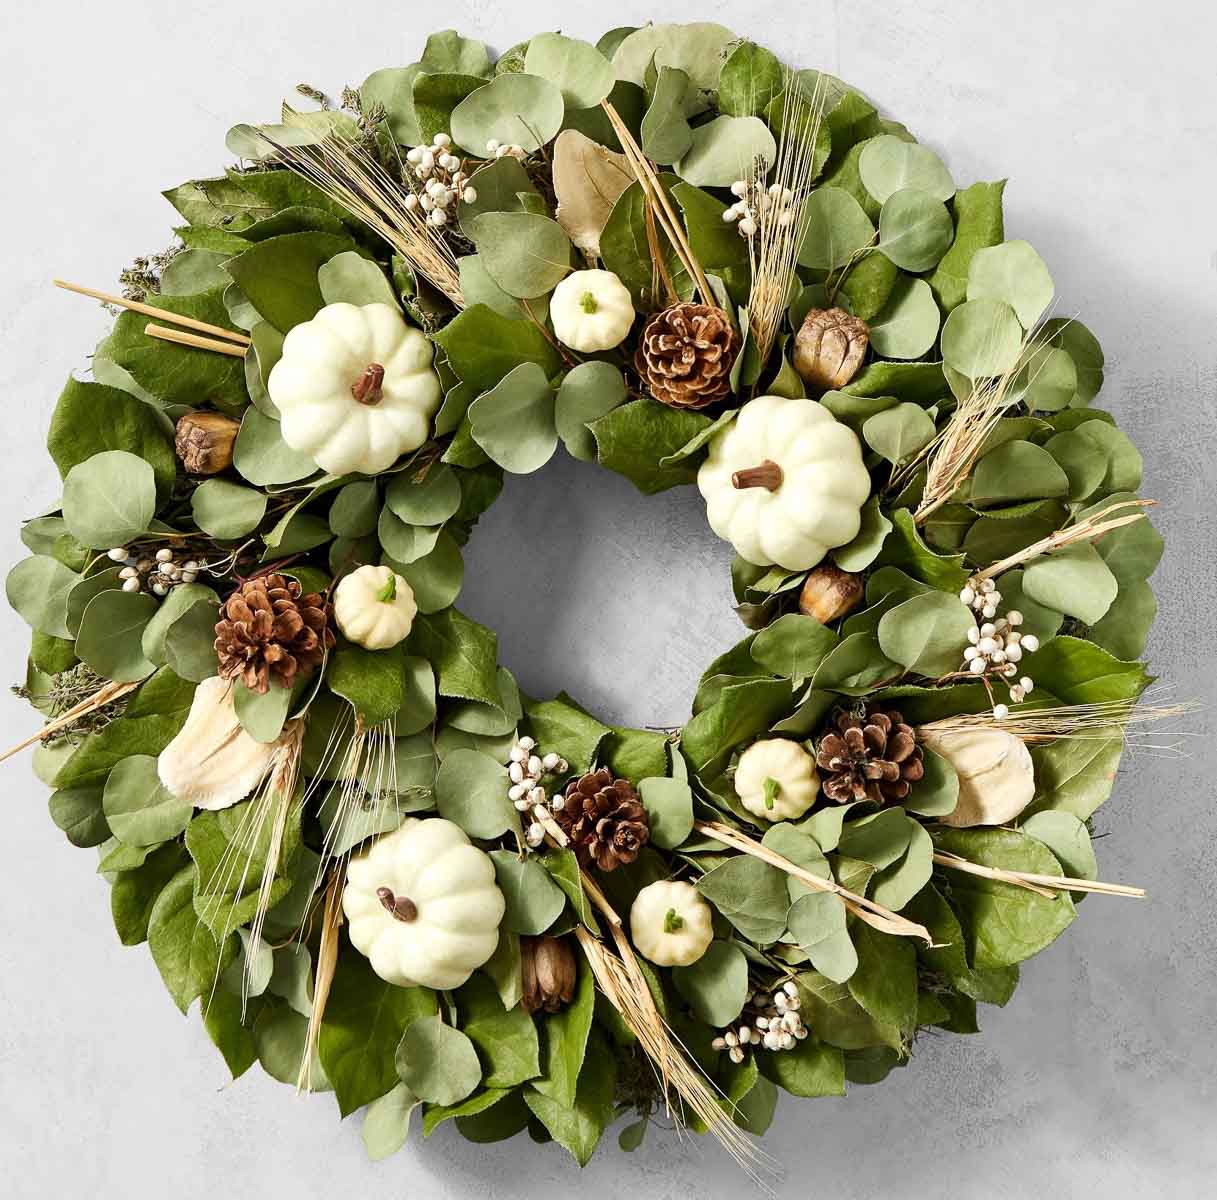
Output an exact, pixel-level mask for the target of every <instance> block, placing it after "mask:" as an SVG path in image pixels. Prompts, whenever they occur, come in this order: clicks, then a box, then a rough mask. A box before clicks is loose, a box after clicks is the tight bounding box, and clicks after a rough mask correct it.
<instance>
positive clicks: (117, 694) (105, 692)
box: [0, 682, 139, 762]
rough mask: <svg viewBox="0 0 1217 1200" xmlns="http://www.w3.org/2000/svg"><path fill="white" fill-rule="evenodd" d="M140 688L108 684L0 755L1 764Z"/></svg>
mask: <svg viewBox="0 0 1217 1200" xmlns="http://www.w3.org/2000/svg"><path fill="white" fill-rule="evenodd" d="M137 687H139V684H138V683H114V682H110V683H106V684H103V685H102V686H101V687H100V688H98V689H97V691H95V692H94V693H93V695H91V696H87V697H86V698H85V699H84V700H81V701H80V703H78V704H73V705H72V707H71V708H69V709H68V710H67V711H66V712H63V713H60V715H59V716H57V717H56V718H55V719H54V720H53V721H48V722H47V724H45V725H44V726H43V727H42V728H41V729H40V730H38V732H37V733H34V734H31V735H30V736H29V737H27V738H26V739H25V740H24V741H22V742H18V743H17V745H15V746H13V747H12V748H11V749H9V750H6V751H5V752H4V753H3V754H0V762H4V761H5V760H6V759H10V758H12V757H13V755H14V754H20V753H21V751H22V750H26V749H28V748H29V747H30V746H32V745H34V743H35V742H42V741H45V740H46V739H47V738H49V737H50V736H51V735H52V734H55V733H58V732H59V731H60V730H61V729H67V727H68V726H69V725H72V724H74V723H75V722H77V721H79V720H80V719H81V717H87V716H88V715H89V713H92V712H96V711H97V710H98V709H99V708H105V706H106V705H107V704H113V703H114V701H115V700H121V699H122V698H123V697H124V696H127V695H129V694H130V693H131V692H133V691H135V689H136V688H137Z"/></svg>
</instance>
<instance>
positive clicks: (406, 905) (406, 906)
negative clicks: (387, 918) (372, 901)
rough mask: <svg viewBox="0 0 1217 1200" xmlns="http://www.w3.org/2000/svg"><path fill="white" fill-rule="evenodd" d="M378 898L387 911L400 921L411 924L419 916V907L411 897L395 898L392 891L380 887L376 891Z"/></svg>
mask: <svg viewBox="0 0 1217 1200" xmlns="http://www.w3.org/2000/svg"><path fill="white" fill-rule="evenodd" d="M376 898H377V899H378V900H379V901H380V902H381V904H383V905H384V907H385V910H386V911H387V912H389V913H390V914H391V915H392V916H393V917H394V918H396V919H397V920H398V921H403V922H405V923H406V924H409V923H410V922H411V921H413V920H414V919H415V917H417V916H418V905H416V904H415V903H414V901H413V900H411V899H410V897H409V896H395V895H393V892H392V889H390V888H387V887H379V888H377V889H376Z"/></svg>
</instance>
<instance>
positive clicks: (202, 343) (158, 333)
mask: <svg viewBox="0 0 1217 1200" xmlns="http://www.w3.org/2000/svg"><path fill="white" fill-rule="evenodd" d="M144 332H145V333H146V334H147V335H148V336H149V337H151V338H159V339H160V340H161V341H162V342H173V343H175V344H176V345H178V346H189V347H190V348H191V349H192V350H211V351H213V352H214V353H215V354H227V355H230V356H231V357H232V358H244V357H245V352H246V349H247V347H245V346H238V345H235V344H234V343H233V342H226V341H221V340H220V339H219V338H209V337H200V336H199V334H197V333H187V332H186V331H185V330H183V329H172V328H170V327H169V326H168V325H156V324H153V323H152V322H151V321H149V322H148V324H147V325H145V326H144Z"/></svg>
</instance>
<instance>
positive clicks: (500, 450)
mask: <svg viewBox="0 0 1217 1200" xmlns="http://www.w3.org/2000/svg"><path fill="white" fill-rule="evenodd" d="M504 78H509V77H508V76H504ZM469 422H470V425H471V426H472V430H473V440H474V441H475V442H477V444H478V445H479V446H481V448H482V449H483V450H484V451H485V452H486V453H487V454H488V455H489V456H490V457H491V458H492V459H493V460H494V461H495V462H497V463H498V464H499V466H500V467H502V468H503V469H504V470H505V471H510V472H512V474H515V475H527V474H529V473H530V472H532V471H536V470H538V469H539V468H540V467H543V466H544V465H545V464H546V463H547V462H549V460H550V458H551V457H552V456H553V453H554V450H555V449H557V445H558V432H557V429H556V427H555V425H554V393H553V389H552V388H551V387H550V386H549V380H548V379H547V378H546V377H545V371H544V370H543V369H542V368H541V367H540V366H538V365H537V364H536V363H531V362H526V363H521V364H520V365H519V366H518V367H515V368H514V369H512V370H511V371H509V372H508V373H507V374H506V375H504V376H503V378H502V379H501V380H500V381H499V382H498V383H497V384H495V386H494V387H493V388H491V389H490V391H488V392H483V393H482V395H480V396H479V397H478V398H477V399H476V400H475V401H474V402H473V403H472V404H471V405H470V406H469ZM386 549H387V547H386ZM394 557H395V558H396V557H397V555H394Z"/></svg>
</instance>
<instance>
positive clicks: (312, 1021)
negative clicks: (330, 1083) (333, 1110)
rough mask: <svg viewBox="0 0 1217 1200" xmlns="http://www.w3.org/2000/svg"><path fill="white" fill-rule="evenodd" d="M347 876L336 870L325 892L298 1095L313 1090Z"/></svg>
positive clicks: (336, 957) (336, 960) (332, 980)
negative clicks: (345, 877) (316, 1055)
mask: <svg viewBox="0 0 1217 1200" xmlns="http://www.w3.org/2000/svg"><path fill="white" fill-rule="evenodd" d="M345 874H346V872H345V871H343V870H335V871H333V872H331V874H330V882H329V884H328V885H327V887H326V889H325V915H324V918H323V920H322V924H321V944H320V945H319V946H318V948H317V972H316V975H315V977H314V980H313V1009H312V1012H311V1013H310V1014H309V1019H308V1033H307V1035H306V1037H305V1039H304V1054H303V1056H302V1057H301V1059H300V1074H299V1075H298V1076H297V1078H296V1091H297V1092H306V1091H310V1090H312V1086H313V1054H314V1052H315V1051H316V1049H317V1039H318V1038H319V1037H320V1036H321V1022H322V1021H323V1020H324V1019H325V1006H326V1003H327V1002H328V1001H329V998H330V985H331V984H332V983H333V982H334V970H335V968H336V967H337V965H338V931H339V930H340V929H341V928H342V882H343V876H344V875H345Z"/></svg>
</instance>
